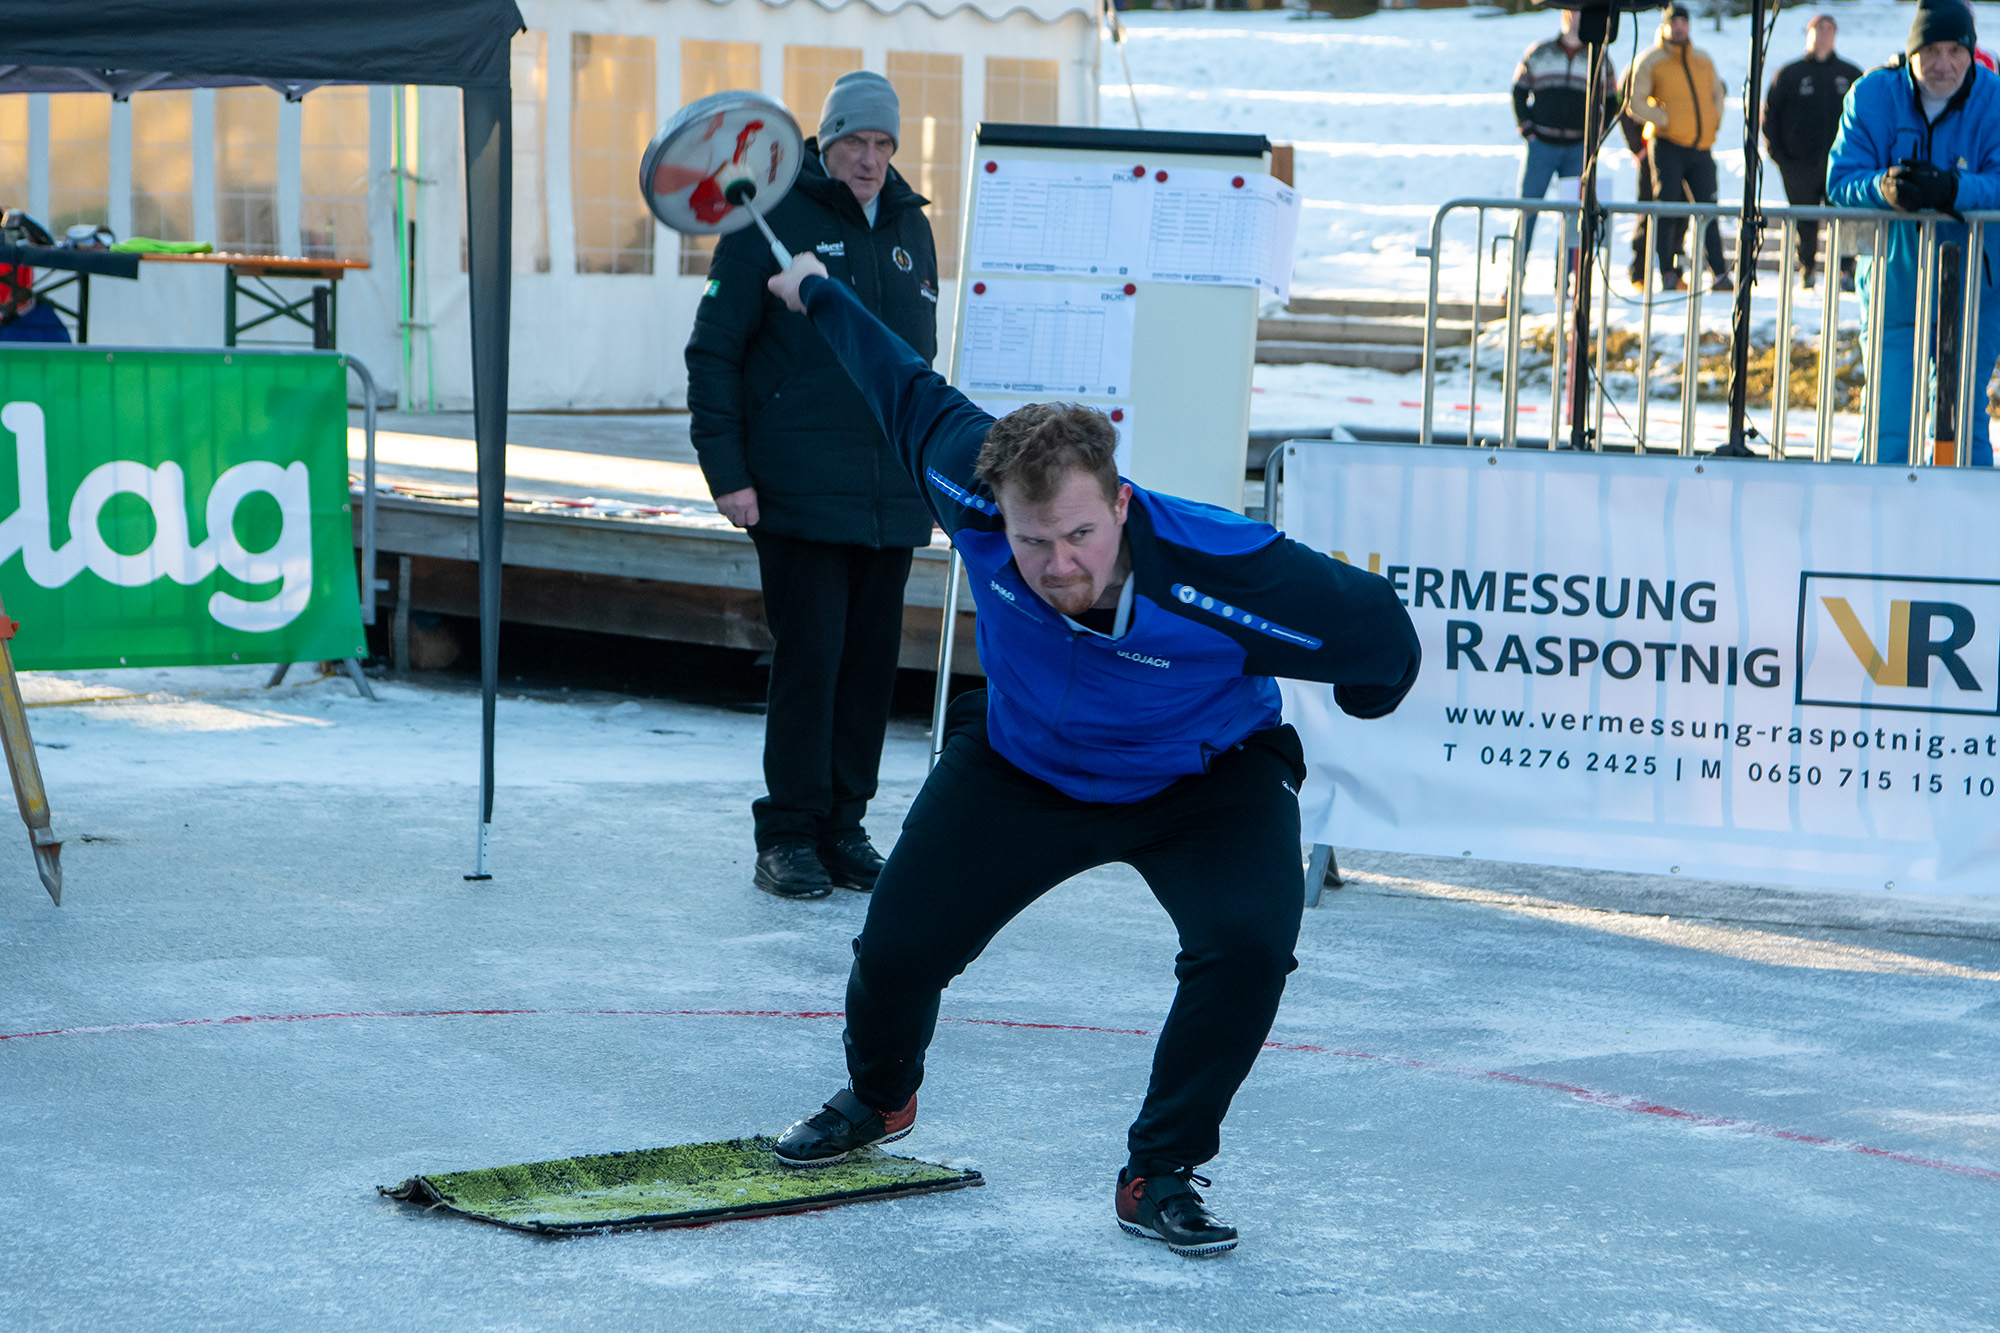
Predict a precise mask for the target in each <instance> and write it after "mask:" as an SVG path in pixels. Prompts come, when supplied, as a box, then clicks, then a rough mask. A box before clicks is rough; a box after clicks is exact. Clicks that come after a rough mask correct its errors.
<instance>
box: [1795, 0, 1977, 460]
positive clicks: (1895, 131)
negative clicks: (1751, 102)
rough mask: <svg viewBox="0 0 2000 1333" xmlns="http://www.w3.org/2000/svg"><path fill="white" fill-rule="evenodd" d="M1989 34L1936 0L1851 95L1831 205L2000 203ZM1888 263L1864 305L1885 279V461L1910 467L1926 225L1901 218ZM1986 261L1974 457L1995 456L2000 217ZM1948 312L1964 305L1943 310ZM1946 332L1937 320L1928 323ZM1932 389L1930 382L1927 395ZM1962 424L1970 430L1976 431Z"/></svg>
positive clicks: (1830, 183) (1950, 231) (1969, 365)
mask: <svg viewBox="0 0 2000 1333" xmlns="http://www.w3.org/2000/svg"><path fill="white" fill-rule="evenodd" d="M1976 45H1977V34H1976V33H1975V32H1974V31H1973V23H1972V10H1971V9H1970V8H1969V7H1968V6H1966V5H1965V4H1964V3H1962V0H1924V2H1923V3H1922V4H1920V5H1919V6H1918V9H1917V15H1916V20H1915V22H1913V23H1912V24H1911V25H1910V36H1909V40H1908V42H1907V43H1906V44H1905V51H1906V54H1905V55H1904V57H1903V58H1902V59H1901V60H1898V61H1896V62H1895V63H1894V64H1891V65H1887V66H1884V67H1883V68H1881V69H1878V70H1874V71H1872V72H1871V73H1869V74H1866V75H1864V76H1863V77H1862V78H1861V80H1860V81H1859V82H1857V83H1856V84H1855V85H1854V86H1853V88H1852V89H1850V90H1849V91H1848V94H1847V108H1846V110H1845V111H1844V112H1843V113H1842V115H1841V118H1840V137H1839V139H1837V140H1836V141H1835V143H1834V145H1833V158H1832V161H1831V162H1830V164H1829V165H1828V168H1827V186H1826V194H1827V200H1828V202H1830V203H1832V204H1834V205H1836V206H1838V207H1843V208H1893V209H1895V210H1897V211H1898V212H1902V213H1922V212H1963V211H1965V210H1967V209H1988V208H2000V77H1996V76H1995V75H1994V74H1993V73H1992V72H1991V71H1988V70H1985V69H1981V68H1979V67H1978V66H1977V65H1975V64H1974V62H1973V53H1974V51H1975V50H1976ZM1888 232H1889V234H1888V238H1887V242H1886V245H1885V246H1884V253H1883V268H1882V271H1881V272H1880V273H1877V272H1875V271H1874V268H1875V265H1874V263H1873V261H1872V260H1871V259H1863V260H1862V262H1861V269H1862V279H1861V282H1862V291H1863V299H1862V309H1863V310H1864V311H1865V310H1867V309H1868V308H1869V300H1870V299H1871V298H1870V295H1869V293H1871V292H1872V291H1873V285H1874V284H1875V283H1876V282H1880V283H1882V284H1883V290H1882V311H1883V314H1882V327H1881V329H1880V330H1879V331H1876V330H1871V331H1870V332H1871V333H1873V334H1874V335H1875V336H1877V337H1879V338H1880V340H1881V345H1882V354H1881V366H1882V383H1881V388H1880V391H1879V393H1878V394H1877V396H1876V401H1877V408H1878V413H1879V422H1878V425H1877V428H1876V429H1877V434H1876V451H1875V459H1876V461H1877V462H1879V463H1893V464H1896V465H1898V466H1901V465H1904V464H1907V463H1908V462H1909V461H1910V455H1911V448H1910V394H1911V391H1912V385H1911V378H1912V371H1913V367H1912V364H1911V363H1912V361H1913V360H1914V354H1915V351H1916V336H1917V327H1916V306H1917V276H1916V275H1917V246H1918V229H1917V228H1916V227H1915V226H1914V225H1910V224H1905V223H1897V224H1890V225H1889V228H1888ZM1938 240H1939V242H1940V243H1943V242H1947V241H1956V242H1957V243H1958V245H1959V246H1960V248H1961V251H1962V250H1963V248H1964V246H1965V245H1966V243H1967V234H1966V228H1965V227H1964V226H1962V225H1958V224H1955V223H1944V224H1942V225H1940V226H1939V228H1938ZM1985 251H1986V253H1985V255H1984V256H1983V260H1984V262H1983V263H1976V264H1974V265H1973V266H1972V273H1973V281H1974V282H1975V283H1977V284H1978V288H1977V290H1978V292H1979V302H1980V304H1979V337H1978V345H1977V348H1976V350H1974V351H1973V352H1972V354H1971V355H1970V356H1969V357H1968V358H1967V361H1966V364H1965V365H1964V366H1963V367H1961V369H1960V373H1961V374H1969V375H1972V376H1973V377H1974V378H1973V383H1974V385H1975V386H1976V391H1975V395H1974V402H1975V405H1976V407H1975V411H1974V412H1973V414H1972V421H1971V422H1970V423H1969V424H1970V434H1971V436H1972V461H1973V462H1974V463H1975V464H1977V465H1978V466H1980V467H1991V466H1992V465H1993V446H1992V444H1991V442H1990V439H1989V436H1988V429H1987V428H1988V420H1987V411H1986V393H1985V389H1986V385H1987V383H1988V382H1989V381H1990V380H1991V379H1992V378H1993V363H1994V360H1995V358H1996V357H2000V292H1996V290H1995V288H1994V285H1993V279H1994V273H1995V271H1996V270H2000V225H1993V226H1988V227H1987V229H1986V242H1985ZM1938 318H1940V319H1950V320H1957V319H1959V318H1961V314H1960V313H1958V312H1954V311H1950V310H1941V311H1939V313H1938ZM1923 333H1924V336H1925V337H1926V338H1935V337H1936V335H1937V326H1936V324H1933V325H1932V326H1931V327H1930V328H1928V329H1925V330H1924V331H1923ZM1931 391H1932V387H1931V386H1925V392H1926V393H1929V392H1931ZM1967 424H1968V423H1964V422H1961V423H1959V438H1960V439H1961V440H1963V439H1964V438H1965V436H1966V434H1967Z"/></svg>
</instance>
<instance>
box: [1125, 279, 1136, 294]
mask: <svg viewBox="0 0 2000 1333" xmlns="http://www.w3.org/2000/svg"><path fill="white" fill-rule="evenodd" d="M1125 294H1126V295H1127V296H1137V295H1138V294H1139V287H1138V284H1137V283H1131V282H1128V283H1126V284H1125Z"/></svg>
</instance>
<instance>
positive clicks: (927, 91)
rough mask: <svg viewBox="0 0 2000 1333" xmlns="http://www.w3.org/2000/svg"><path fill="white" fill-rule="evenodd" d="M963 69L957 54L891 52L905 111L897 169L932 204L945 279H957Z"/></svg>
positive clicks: (891, 79)
mask: <svg viewBox="0 0 2000 1333" xmlns="http://www.w3.org/2000/svg"><path fill="white" fill-rule="evenodd" d="M962 64H963V62H962V61H961V60H960V58H959V57H958V56H955V55H940V54H936V53H925V52H917V51H891V52H890V53H889V82H890V83H891V84H893V85H895V89H896V99H897V101H899V102H900V103H902V112H903V137H902V139H901V140H900V141H899V142H898V143H897V146H896V163H895V165H896V169H897V170H898V171H900V172H901V173H902V175H903V179H905V180H907V181H908V182H909V183H910V184H911V186H913V187H914V188H915V189H916V191H917V193H918V194H921V195H923V196H924V197H925V198H927V199H929V200H930V201H931V203H930V207H929V208H928V209H926V210H925V212H926V213H928V214H929V216H930V220H931V232H932V234H933V235H934V236H935V237H936V239H937V256H938V277H939V278H941V279H950V278H955V277H957V276H958V211H959V180H960V169H961V166H962V162H963V157H964V153H965V142H964V140H965V101H964V97H965V94H964V91H963V88H964V79H963V76H962V74H961V67H962Z"/></svg>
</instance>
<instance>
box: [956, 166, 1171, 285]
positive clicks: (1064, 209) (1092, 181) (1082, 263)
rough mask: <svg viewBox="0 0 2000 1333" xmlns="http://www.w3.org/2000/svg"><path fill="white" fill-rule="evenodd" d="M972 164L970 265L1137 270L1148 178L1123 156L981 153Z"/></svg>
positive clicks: (983, 268)
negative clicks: (975, 194)
mask: <svg viewBox="0 0 2000 1333" xmlns="http://www.w3.org/2000/svg"><path fill="white" fill-rule="evenodd" d="M977 170H978V171H979V172H980V176H979V201H978V204H977V205H976V207H975V209H974V212H973V220H972V261H971V266H972V269H973V270H974V271H975V272H982V273H1077V274H1086V275H1088V274H1103V275H1106V276H1109V277H1126V276H1128V275H1130V274H1132V273H1136V272H1138V270H1139V265H1140V263H1141V262H1142V261H1143V250H1144V237H1145V234H1146V218H1147V213H1148V209H1149V207H1150V204H1151V198H1150V195H1149V191H1148V186H1149V185H1150V183H1151V179H1150V178H1149V177H1143V176H1141V177H1135V176H1134V175H1133V171H1132V167H1131V166H1130V165H1129V164H1126V163H1113V162H1034V161H1017V160H1011V159H1010V160H1008V161H1004V162H1003V161H999V160H997V159H991V158H988V159H985V160H983V161H981V162H980V164H979V166H978V168H977Z"/></svg>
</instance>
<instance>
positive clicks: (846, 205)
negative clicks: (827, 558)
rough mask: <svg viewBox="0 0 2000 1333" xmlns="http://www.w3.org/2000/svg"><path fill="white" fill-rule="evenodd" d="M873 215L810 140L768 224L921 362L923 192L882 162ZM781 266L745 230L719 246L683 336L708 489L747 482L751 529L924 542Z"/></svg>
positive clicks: (915, 514)
mask: <svg viewBox="0 0 2000 1333" xmlns="http://www.w3.org/2000/svg"><path fill="white" fill-rule="evenodd" d="M879 198H880V200H881V204H880V207H879V208H878V209H877V210H876V214H875V225H874V226H873V227H870V226H869V225H868V219H867V216H866V215H865V214H864V213H863V212H862V211H861V205H860V204H859V203H858V202H857V201H856V200H855V198H854V192H853V191H852V190H850V189H849V188H848V187H847V185H846V184H845V183H844V182H842V181H838V180H835V179H833V178H832V177H830V176H828V175H827V174H826V171H825V169H824V168H823V167H822V166H821V165H820V160H819V145H818V143H817V142H816V141H814V140H807V142H806V154H805V165H804V167H803V168H802V169H801V171H800V172H799V179H798V183H797V184H795V185H794V186H793V187H792V190H791V193H790V194H788V195H786V196H785V198H784V199H783V200H782V201H780V202H779V204H778V206H777V207H776V208H774V209H772V210H771V211H770V213H769V214H768V215H767V220H768V221H769V222H770V224H771V229H772V230H773V231H775V232H776V233H777V234H778V239H779V241H780V242H782V243H783V244H784V246H785V248H786V249H788V250H790V251H791V252H792V253H793V254H798V253H799V252H801V251H806V250H810V251H812V252H813V253H814V254H816V255H818V256H819V259H820V262H821V263H823V264H825V265H826V268H827V273H828V275H829V276H831V277H833V278H836V279H838V280H839V281H841V282H842V283H845V284H846V285H847V287H848V290H850V291H852V292H853V293H854V294H855V295H856V296H858V297H860V298H861V303H862V304H863V305H865V306H866V307H867V308H868V309H869V310H870V311H872V312H873V313H874V314H875V315H876V316H877V317H878V318H880V319H881V320H882V322H883V323H885V324H887V325H888V326H889V327H890V328H891V329H894V330H895V331H896V334H897V336H899V337H901V338H902V339H903V340H904V341H905V342H907V343H909V344H910V346H912V347H914V348H915V349H916V350H917V352H918V353H919V354H920V355H922V356H923V357H924V358H925V359H926V360H930V359H934V358H935V357H936V356H937V296H938V286H937V283H938V273H937V248H936V245H935V244H934V242H933V241H932V239H931V228H930V221H929V219H927V218H926V217H925V216H924V214H923V211H922V210H923V206H924V205H925V204H926V203H928V202H929V200H927V199H925V198H924V197H923V196H922V195H920V194H918V193H917V192H916V191H915V190H912V189H911V188H910V187H909V185H908V183H906V182H905V181H904V180H903V178H902V176H900V175H899V174H897V173H896V171H895V170H894V169H893V168H892V169H891V170H890V172H889V179H888V181H887V183H886V184H884V185H883V187H882V193H881V195H880V196H879ZM777 271H778V263H777V260H776V258H775V257H774V256H773V255H772V254H771V247H770V246H769V245H768V244H766V243H765V240H764V236H763V233H761V232H759V231H758V230H757V229H756V228H755V227H746V228H744V229H743V230H742V231H738V232H732V233H731V234H729V235H728V236H725V237H723V238H722V241H721V243H720V244H718V245H717V246H716V248H715V258H714V261H713V263H712V264H711V265H710V268H709V279H708V288H707V291H706V293H705V294H704V295H703V297H702V299H701V305H700V306H699V308H698V309H697V310H696V312H695V322H694V334H693V336H692V337H690V338H689V339H688V345H687V370H688V409H689V411H690V412H691V413H692V414H693V418H694V419H693V422H692V423H691V431H690V433H691V436H692V439H693V443H694V448H695V453H696V455H697V456H698V457H699V458H700V460H701V470H702V475H703V476H704V477H705V478H707V481H708V485H709V489H710V490H711V492H712V493H714V494H716V495H727V494H728V493H729V492H731V491H737V490H741V489H743V488H744V487H746V486H755V487H756V488H757V508H758V522H757V530H758V531H759V532H771V533H776V534H778V535H780V536H785V537H798V538H802V539H804V540H806V541H817V542H838V543H842V544H845V545H852V546H875V547H885V546H924V545H927V544H928V543H929V542H930V538H931V515H930V511H929V510H928V509H927V508H925V506H924V503H923V501H922V500H920V499H918V497H917V491H916V487H915V485H914V484H913V483H912V482H911V481H910V477H909V474H908V473H907V472H906V471H904V469H903V465H902V463H901V462H900V461H899V460H898V458H897V457H896V454H895V453H894V451H893V450H891V449H890V447H889V441H888V440H887V439H886V438H884V436H883V434H882V428H881V426H879V425H878V424H876V421H875V416H874V414H873V413H872V412H870V411H869V410H868V405H867V403H865V402H864V401H863V400H862V397H861V393H860V391H859V390H858V389H856V388H855V387H854V382H853V381H852V380H850V379H849V378H848V377H847V372H846V371H845V370H842V369H841V367H840V362H839V361H838V360H837V359H836V358H835V357H834V354H833V349H832V348H830V347H828V346H827V345H826V340H825V339H824V338H822V337H820V335H819V332H818V331H817V330H816V329H814V328H813V326H812V322H811V321H810V320H808V319H807V318H806V317H805V316H804V315H797V314H793V313H792V312H790V311H788V310H786V309H785V307H784V303H783V302H781V301H779V300H778V299H777V298H776V297H774V296H772V295H771V294H770V293H769V292H768V291H766V290H765V288H764V283H765V280H766V279H768V278H769V277H770V276H771V275H772V274H774V273H776V272H777Z"/></svg>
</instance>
